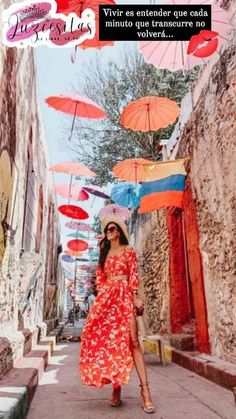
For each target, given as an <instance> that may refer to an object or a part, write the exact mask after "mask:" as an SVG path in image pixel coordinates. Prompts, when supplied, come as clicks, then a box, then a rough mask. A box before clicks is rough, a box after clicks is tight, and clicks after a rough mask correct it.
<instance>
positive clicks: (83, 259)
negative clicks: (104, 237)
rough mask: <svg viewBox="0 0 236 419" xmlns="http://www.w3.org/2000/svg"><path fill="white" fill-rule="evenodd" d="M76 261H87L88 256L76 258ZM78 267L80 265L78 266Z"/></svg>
mask: <svg viewBox="0 0 236 419" xmlns="http://www.w3.org/2000/svg"><path fill="white" fill-rule="evenodd" d="M76 260H77V262H89V259H88V258H76ZM79 268H80V266H79Z"/></svg>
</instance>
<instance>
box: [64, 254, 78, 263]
mask: <svg viewBox="0 0 236 419" xmlns="http://www.w3.org/2000/svg"><path fill="white" fill-rule="evenodd" d="M62 260H63V261H64V262H67V263H74V262H75V260H74V259H73V258H72V257H71V256H70V255H62Z"/></svg>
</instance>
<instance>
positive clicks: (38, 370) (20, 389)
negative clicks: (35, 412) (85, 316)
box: [0, 325, 63, 419]
mask: <svg viewBox="0 0 236 419" xmlns="http://www.w3.org/2000/svg"><path fill="white" fill-rule="evenodd" d="M62 329H63V325H60V327H57V328H56V329H55V330H54V331H52V332H51V333H50V335H49V336H46V337H45V339H43V340H41V341H40V342H39V343H38V344H37V345H35V346H34V348H33V349H32V350H31V351H30V352H29V353H27V355H26V356H24V357H23V358H21V359H20V360H19V361H17V362H16V363H15V365H14V367H13V368H12V369H11V370H10V371H9V372H8V373H7V374H6V375H5V376H4V377H2V379H1V380H0V419H25V418H26V415H27V412H28V410H29V407H30V403H31V401H32V398H33V396H34V393H35V390H36V388H37V386H38V383H39V380H40V378H41V376H42V374H43V372H44V370H45V368H46V366H47V365H48V360H49V359H50V357H51V355H52V352H53V351H54V350H55V348H56V341H57V338H58V336H59V335H60V334H61V332H62Z"/></svg>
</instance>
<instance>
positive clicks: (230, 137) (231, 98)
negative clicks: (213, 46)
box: [176, 37, 236, 362]
mask: <svg viewBox="0 0 236 419" xmlns="http://www.w3.org/2000/svg"><path fill="white" fill-rule="evenodd" d="M235 80H236V37H234V41H232V42H230V43H229V44H228V45H226V47H225V48H224V51H223V52H222V54H221V56H220V59H219V60H218V61H217V62H216V63H215V64H214V65H213V67H212V69H211V71H210V72H209V68H208V67H206V68H205V69H204V70H203V71H202V72H201V73H200V76H199V81H197V82H196V84H195V87H194V90H193V99H194V105H195V106H194V109H193V112H192V115H191V118H190V119H189V121H188V123H187V124H186V126H185V128H184V131H183V133H182V135H181V138H180V140H179V143H178V151H177V153H176V156H177V157H180V156H190V157H191V160H190V173H189V178H190V182H191V185H192V191H193V195H194V202H195V205H196V211H197V222H198V228H199V236H200V251H201V254H202V259H203V274H204V283H205V292H206V300H207V309H208V322H209V335H210V342H211V348H212V352H213V354H214V355H216V356H219V357H221V358H224V359H226V360H228V361H234V362H235V361H236V347H235V344H234V343H235V341H236V315H235V314H236V313H235V307H236V258H235V254H236V188H235V179H236V166H235V159H236V122H235V121H236V107H235V93H236V90H235V84H234V83H235ZM203 81H204V84H203ZM202 87H203V89H202ZM201 89H202V90H201Z"/></svg>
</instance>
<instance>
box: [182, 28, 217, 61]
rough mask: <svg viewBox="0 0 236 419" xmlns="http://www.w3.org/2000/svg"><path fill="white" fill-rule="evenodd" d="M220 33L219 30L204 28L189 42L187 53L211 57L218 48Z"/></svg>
mask: <svg viewBox="0 0 236 419" xmlns="http://www.w3.org/2000/svg"><path fill="white" fill-rule="evenodd" d="M218 35H219V34H218V32H213V31H208V30H202V31H200V32H199V34H198V35H193V36H192V37H191V38H190V41H189V44H188V50H187V54H188V55H190V54H192V55H194V57H200V58H204V57H209V56H210V55H211V54H213V53H214V52H215V51H216V49H217V46H218V39H217V36H218ZM202 44H204V45H202ZM200 45H202V46H200Z"/></svg>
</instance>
